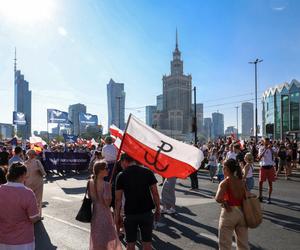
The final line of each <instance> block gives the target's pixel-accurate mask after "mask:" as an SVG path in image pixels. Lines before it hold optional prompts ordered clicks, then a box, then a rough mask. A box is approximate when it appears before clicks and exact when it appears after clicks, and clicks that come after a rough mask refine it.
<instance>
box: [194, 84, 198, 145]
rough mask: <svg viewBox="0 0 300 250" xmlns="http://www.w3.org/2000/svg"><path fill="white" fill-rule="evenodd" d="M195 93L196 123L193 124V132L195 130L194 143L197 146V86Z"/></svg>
mask: <svg viewBox="0 0 300 250" xmlns="http://www.w3.org/2000/svg"><path fill="white" fill-rule="evenodd" d="M193 91H194V122H193V130H194V137H195V138H194V142H195V145H197V142H198V138H197V102H196V86H195V87H194V88H193Z"/></svg>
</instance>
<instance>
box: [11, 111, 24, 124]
mask: <svg viewBox="0 0 300 250" xmlns="http://www.w3.org/2000/svg"><path fill="white" fill-rule="evenodd" d="M13 124H15V125H26V119H25V114H24V113H22V112H17V111H14V112H13Z"/></svg>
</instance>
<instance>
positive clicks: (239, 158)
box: [236, 151, 246, 164]
mask: <svg viewBox="0 0 300 250" xmlns="http://www.w3.org/2000/svg"><path fill="white" fill-rule="evenodd" d="M245 154H246V152H245V151H240V152H239V153H238V154H237V155H236V160H237V162H243V163H244V164H245V160H244V158H245Z"/></svg>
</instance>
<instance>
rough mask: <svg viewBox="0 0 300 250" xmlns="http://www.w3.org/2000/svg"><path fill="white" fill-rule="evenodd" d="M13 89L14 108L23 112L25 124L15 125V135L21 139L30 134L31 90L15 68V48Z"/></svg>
mask: <svg viewBox="0 0 300 250" xmlns="http://www.w3.org/2000/svg"><path fill="white" fill-rule="evenodd" d="M14 75H15V82H14V84H15V89H14V92H15V93H14V110H15V111H17V112H22V113H24V114H25V119H26V125H17V135H19V136H21V137H22V138H23V139H28V138H29V137H30V136H31V91H30V90H29V83H28V82H27V81H26V80H25V79H24V75H22V74H21V71H20V70H17V55H16V50H15V65H14Z"/></svg>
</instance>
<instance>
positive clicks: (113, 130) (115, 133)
mask: <svg viewBox="0 0 300 250" xmlns="http://www.w3.org/2000/svg"><path fill="white" fill-rule="evenodd" d="M109 132H110V135H111V137H112V138H113V139H114V140H115V141H114V145H115V147H116V148H117V149H119V148H120V146H121V140H122V138H123V134H124V132H123V130H121V129H119V128H118V127H117V126H115V125H110V127H109Z"/></svg>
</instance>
